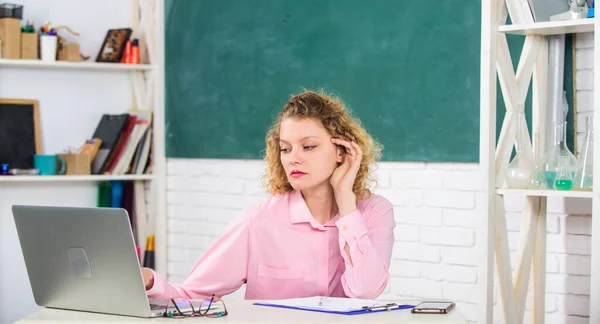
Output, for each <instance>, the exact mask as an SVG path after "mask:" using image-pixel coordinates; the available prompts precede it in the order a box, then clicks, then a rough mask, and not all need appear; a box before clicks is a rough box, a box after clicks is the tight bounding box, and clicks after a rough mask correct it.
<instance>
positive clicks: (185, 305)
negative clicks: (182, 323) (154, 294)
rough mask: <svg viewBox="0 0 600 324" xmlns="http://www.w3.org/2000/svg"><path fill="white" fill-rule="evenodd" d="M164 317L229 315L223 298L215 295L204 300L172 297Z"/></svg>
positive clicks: (214, 316) (215, 316)
mask: <svg viewBox="0 0 600 324" xmlns="http://www.w3.org/2000/svg"><path fill="white" fill-rule="evenodd" d="M163 316H164V317H169V318H186V317H209V318H217V317H223V316H227V307H226V306H225V303H224V302H223V300H222V299H221V298H219V297H215V295H214V294H213V295H212V297H211V298H208V299H204V300H188V299H184V298H171V299H169V302H168V303H167V306H166V307H165V312H164V313H163Z"/></svg>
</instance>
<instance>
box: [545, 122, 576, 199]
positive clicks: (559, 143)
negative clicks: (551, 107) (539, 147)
mask: <svg viewBox="0 0 600 324" xmlns="http://www.w3.org/2000/svg"><path fill="white" fill-rule="evenodd" d="M562 156H564V157H566V158H565V161H566V162H565V166H564V167H565V168H566V170H568V171H569V172H571V173H570V174H571V180H572V179H573V174H574V173H575V168H576V167H577V159H576V158H575V155H573V153H571V151H569V148H568V147H567V122H566V121H564V120H563V121H562V122H560V123H558V124H556V126H555V129H554V145H553V146H552V148H550V149H549V150H548V151H547V152H546V153H545V154H544V156H543V157H542V159H541V160H540V162H539V164H538V165H537V166H536V169H537V170H538V172H540V173H541V174H542V175H543V177H544V178H545V179H546V189H554V180H555V178H556V173H557V172H558V168H559V160H560V157H562Z"/></svg>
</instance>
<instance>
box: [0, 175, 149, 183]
mask: <svg viewBox="0 0 600 324" xmlns="http://www.w3.org/2000/svg"><path fill="white" fill-rule="evenodd" d="M152 179H154V175H152V174H123V175H99V174H97V175H96V174H94V175H56V176H29V175H19V176H13V175H8V176H0V182H74V181H76V182H86V181H87V182H99V181H110V180H152Z"/></svg>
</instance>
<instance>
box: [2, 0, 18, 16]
mask: <svg viewBox="0 0 600 324" xmlns="http://www.w3.org/2000/svg"><path fill="white" fill-rule="evenodd" d="M0 18H18V19H23V6H22V5H18V4H12V3H3V4H0Z"/></svg>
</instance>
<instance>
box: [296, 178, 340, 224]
mask: <svg viewBox="0 0 600 324" xmlns="http://www.w3.org/2000/svg"><path fill="white" fill-rule="evenodd" d="M302 197H303V198H304V202H306V206H308V210H309V211H310V213H311V214H312V216H313V218H314V219H315V220H316V221H317V222H319V223H320V224H325V223H327V222H328V221H329V220H331V219H332V218H333V216H334V215H335V214H336V213H337V204H336V203H335V198H334V196H333V188H331V186H330V185H329V184H327V185H325V186H321V187H319V188H314V189H311V190H303V191H302Z"/></svg>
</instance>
